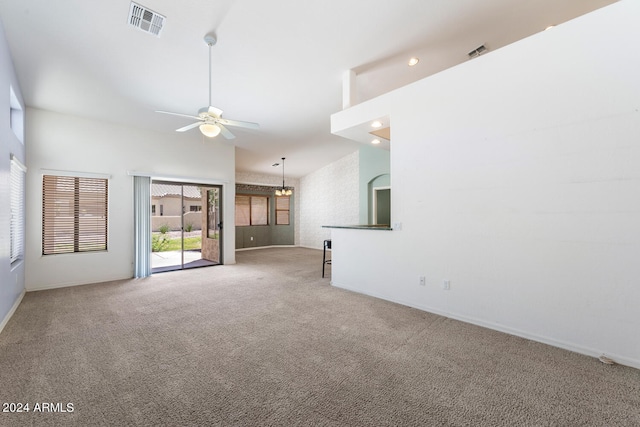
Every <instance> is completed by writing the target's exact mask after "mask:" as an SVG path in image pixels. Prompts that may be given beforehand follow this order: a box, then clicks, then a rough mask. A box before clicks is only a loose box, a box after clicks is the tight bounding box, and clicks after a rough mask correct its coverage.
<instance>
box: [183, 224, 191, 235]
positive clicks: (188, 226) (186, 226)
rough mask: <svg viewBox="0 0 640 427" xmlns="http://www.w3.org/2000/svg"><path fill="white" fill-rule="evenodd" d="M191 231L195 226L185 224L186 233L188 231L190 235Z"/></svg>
mask: <svg viewBox="0 0 640 427" xmlns="http://www.w3.org/2000/svg"><path fill="white" fill-rule="evenodd" d="M191 230H193V224H185V225H184V231H186V232H187V233H188V232H190V231H191Z"/></svg>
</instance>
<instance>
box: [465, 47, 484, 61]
mask: <svg viewBox="0 0 640 427" xmlns="http://www.w3.org/2000/svg"><path fill="white" fill-rule="evenodd" d="M486 51H487V48H486V46H485V45H481V46H478V47H477V48H475V49H473V50H472V51H471V52H469V53H468V55H469V58H470V59H473V58H477V57H478V56H480V55H482V54H483V53H485V52H486Z"/></svg>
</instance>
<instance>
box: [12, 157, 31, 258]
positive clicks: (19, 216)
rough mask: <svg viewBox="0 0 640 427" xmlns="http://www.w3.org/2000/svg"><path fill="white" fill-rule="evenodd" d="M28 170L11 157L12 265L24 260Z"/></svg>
mask: <svg viewBox="0 0 640 427" xmlns="http://www.w3.org/2000/svg"><path fill="white" fill-rule="evenodd" d="M26 171H27V168H26V167H25V166H24V165H23V164H22V163H20V161H19V160H18V159H16V158H15V157H13V155H11V169H10V181H11V183H10V188H11V190H10V191H11V201H10V204H11V222H10V225H9V227H10V233H9V234H10V238H11V248H10V255H11V263H14V262H16V261H19V260H21V259H24V188H25V175H26Z"/></svg>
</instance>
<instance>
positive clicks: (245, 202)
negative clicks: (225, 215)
mask: <svg viewBox="0 0 640 427" xmlns="http://www.w3.org/2000/svg"><path fill="white" fill-rule="evenodd" d="M248 225H269V198H268V197H267V196H246V195H236V227H246V226H248Z"/></svg>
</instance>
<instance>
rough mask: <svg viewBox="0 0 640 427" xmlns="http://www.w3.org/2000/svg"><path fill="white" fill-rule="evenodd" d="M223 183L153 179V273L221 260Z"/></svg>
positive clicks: (198, 265) (218, 262) (204, 264)
mask: <svg viewBox="0 0 640 427" xmlns="http://www.w3.org/2000/svg"><path fill="white" fill-rule="evenodd" d="M221 193H222V187H221V186H205V185H197V184H186V183H179V182H164V181H153V182H152V184H151V230H152V240H151V249H152V257H151V268H152V272H153V273H158V272H162V271H172V270H179V269H185V268H193V267H205V266H210V265H217V264H221V263H222V259H221V256H220V254H221V248H222V246H221V244H220V243H221V233H220V228H221V226H222V222H221V218H222V216H221V206H220V200H221V197H220V196H221Z"/></svg>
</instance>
